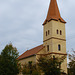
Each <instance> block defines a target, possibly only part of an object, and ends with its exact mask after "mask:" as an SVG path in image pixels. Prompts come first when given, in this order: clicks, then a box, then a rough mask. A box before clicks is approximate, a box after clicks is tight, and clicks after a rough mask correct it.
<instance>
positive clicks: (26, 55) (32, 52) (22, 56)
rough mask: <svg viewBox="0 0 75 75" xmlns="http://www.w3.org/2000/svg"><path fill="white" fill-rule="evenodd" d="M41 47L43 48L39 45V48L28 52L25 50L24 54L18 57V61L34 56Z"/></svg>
mask: <svg viewBox="0 0 75 75" xmlns="http://www.w3.org/2000/svg"><path fill="white" fill-rule="evenodd" d="M43 47H44V46H43V45H40V46H37V47H35V48H32V49H30V50H27V51H26V52H24V53H23V54H22V55H20V56H19V57H18V60H20V59H23V58H26V57H29V56H31V55H34V54H37V53H38V52H39V51H40V50H41V49H42V48H43Z"/></svg>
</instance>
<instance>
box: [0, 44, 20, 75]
mask: <svg viewBox="0 0 75 75" xmlns="http://www.w3.org/2000/svg"><path fill="white" fill-rule="evenodd" d="M18 55H19V53H18V52H17V49H16V48H15V47H13V46H12V44H9V45H6V46H5V48H4V49H3V50H2V52H1V55H0V75H17V74H18V73H19V64H18V60H17V58H18Z"/></svg>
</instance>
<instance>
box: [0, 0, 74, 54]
mask: <svg viewBox="0 0 75 75" xmlns="http://www.w3.org/2000/svg"><path fill="white" fill-rule="evenodd" d="M57 1H58V6H59V9H60V12H61V16H62V17H63V18H64V19H65V20H66V21H67V24H66V34H67V35H66V36H67V50H69V49H71V48H74V49H75V46H74V40H75V39H74V34H75V25H74V18H75V16H74V14H75V11H74V9H75V4H74V3H75V1H74V0H62V1H61V0H57ZM49 3H50V0H0V52H1V51H2V49H3V48H4V47H5V45H6V44H8V43H10V41H11V42H12V43H13V45H14V46H16V47H17V49H18V51H19V52H20V54H22V53H23V52H24V51H26V50H27V49H30V48H32V47H35V46H37V45H40V44H42V43H43V26H42V23H43V22H44V20H45V18H46V15H47V11H48V7H49ZM71 38H73V39H71ZM70 39H71V41H70ZM69 42H70V43H69Z"/></svg>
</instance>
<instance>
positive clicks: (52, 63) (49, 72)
mask: <svg viewBox="0 0 75 75" xmlns="http://www.w3.org/2000/svg"><path fill="white" fill-rule="evenodd" d="M64 59H65V56H63V57H62V58H55V57H52V56H50V57H49V58H47V57H40V58H39V59H38V66H39V68H40V70H42V72H43V73H44V74H45V75H60V74H61V69H60V64H61V63H62V62H63V60H64Z"/></svg>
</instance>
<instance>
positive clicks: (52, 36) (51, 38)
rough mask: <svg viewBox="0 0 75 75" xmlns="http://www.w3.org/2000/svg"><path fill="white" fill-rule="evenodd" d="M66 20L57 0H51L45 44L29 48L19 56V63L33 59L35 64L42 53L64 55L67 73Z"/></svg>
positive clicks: (44, 26)
mask: <svg viewBox="0 0 75 75" xmlns="http://www.w3.org/2000/svg"><path fill="white" fill-rule="evenodd" d="M65 24H66V21H65V20H64V19H63V18H62V17H61V15H60V12H59V8H58V5H57V1H56V0H51V1H50V5H49V9H48V13H47V17H46V19H45V21H44V23H43V44H42V45H39V46H37V47H35V48H32V49H30V50H27V51H26V52H24V53H23V54H22V55H20V56H19V57H18V60H19V63H21V64H25V63H28V62H29V61H32V62H33V63H34V64H35V63H36V62H37V59H38V57H39V56H40V55H53V56H58V57H59V56H63V55H65V56H66V58H65V60H64V62H63V63H62V64H61V69H63V71H64V73H67V53H66V34H65Z"/></svg>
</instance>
